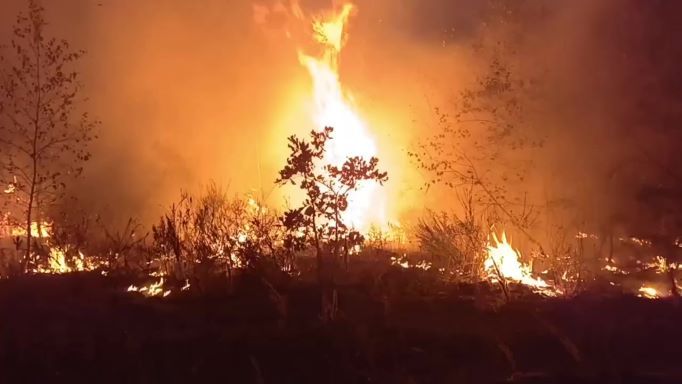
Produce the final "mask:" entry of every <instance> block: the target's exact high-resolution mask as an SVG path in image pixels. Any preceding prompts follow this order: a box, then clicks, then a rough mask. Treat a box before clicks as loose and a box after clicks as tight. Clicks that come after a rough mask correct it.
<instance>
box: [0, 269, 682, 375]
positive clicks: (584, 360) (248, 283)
mask: <svg viewBox="0 0 682 384" xmlns="http://www.w3.org/2000/svg"><path fill="white" fill-rule="evenodd" d="M395 274H396V275H397V276H398V277H397V280H396V281H397V282H398V283H397V284H396V286H397V288H392V289H387V290H384V291H382V292H388V293H383V294H381V293H380V294H378V293H377V291H376V289H375V288H373V287H374V286H373V285H371V284H363V283H362V282H360V283H353V284H348V285H344V286H343V287H341V288H340V289H339V301H340V308H341V313H340V315H339V318H338V320H337V321H335V322H334V323H333V324H327V325H322V323H321V322H320V321H319V319H318V317H317V316H318V313H319V294H318V293H316V289H315V288H314V287H313V286H310V285H307V286H306V285H305V284H303V283H289V284H287V285H286V286H284V287H282V288H280V289H279V290H280V292H281V294H282V295H283V296H284V297H286V298H287V299H286V300H287V311H286V313H287V315H286V319H283V317H282V316H281V315H280V314H278V311H277V310H276V309H275V308H276V307H275V306H274V305H273V302H272V300H271V299H270V298H269V295H268V291H267V289H266V288H264V287H263V286H260V285H259V284H257V282H256V281H255V280H251V279H243V281H242V282H241V283H239V284H238V285H237V287H236V290H235V292H234V293H233V294H230V295H228V294H226V293H213V294H207V293H204V294H198V293H197V292H196V290H195V291H193V292H192V291H190V292H188V293H184V292H183V293H174V294H172V295H171V296H169V297H168V298H166V299H157V298H151V299H147V298H143V297H141V296H139V295H134V294H128V293H126V292H124V291H125V287H126V286H127V283H128V282H126V281H123V279H121V280H120V281H119V280H118V279H114V278H107V277H103V276H99V275H97V274H77V275H70V276H32V277H24V278H19V279H14V280H5V281H1V282H0V311H1V312H0V324H1V328H0V382H2V383H21V382H36V383H38V382H39V383H56V382H69V383H76V382H96V383H104V382H107V383H108V382H111V383H128V382H130V383H162V382H163V383H174V382H184V383H211V382H221V383H254V384H261V383H262V384H269V383H292V384H303V383H489V382H507V381H511V382H519V383H631V382H638V383H682V365H680V350H681V349H680V348H681V347H682V322H681V320H682V307H680V306H678V305H676V304H675V303H674V302H672V301H669V300H655V301H654V300H646V299H639V298H635V297H628V296H616V297H613V296H611V297H605V296H600V295H596V294H589V295H583V296H582V297H578V298H575V299H571V300H568V301H564V300H556V299H555V300H548V299H542V298H539V297H536V296H530V295H529V296H525V297H524V298H523V299H520V300H517V301H516V302H515V303H513V304H508V305H502V306H501V307H498V308H497V309H495V310H493V309H491V307H490V306H489V305H487V304H486V301H488V299H487V298H486V299H481V297H482V296H485V295H487V296H490V298H491V299H496V297H495V295H493V294H492V293H491V292H488V293H487V294H486V293H484V294H481V293H480V292H479V293H478V294H476V295H474V294H473V293H474V291H475V290H474V287H473V286H443V287H440V288H438V289H435V290H432V291H431V293H429V294H425V293H423V292H422V293H420V292H419V289H412V288H410V289H408V288H407V286H408V285H410V283H409V282H408V281H409V279H410V278H411V277H410V276H409V272H401V271H395ZM401 279H402V280H401ZM406 282H408V283H406ZM476 297H478V299H476ZM488 304H489V303H488ZM279 313H281V312H279Z"/></svg>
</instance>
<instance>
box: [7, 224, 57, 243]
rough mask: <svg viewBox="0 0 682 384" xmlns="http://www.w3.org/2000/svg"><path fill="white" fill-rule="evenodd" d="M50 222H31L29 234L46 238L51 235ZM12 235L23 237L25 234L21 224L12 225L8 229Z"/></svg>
mask: <svg viewBox="0 0 682 384" xmlns="http://www.w3.org/2000/svg"><path fill="white" fill-rule="evenodd" d="M51 230H52V224H51V223H48V222H46V221H44V222H40V223H39V222H37V221H34V222H32V223H31V236H32V237H37V238H43V239H47V238H49V237H50V236H51ZM10 235H11V236H12V237H24V236H26V228H24V227H22V226H15V227H12V229H11V231H10Z"/></svg>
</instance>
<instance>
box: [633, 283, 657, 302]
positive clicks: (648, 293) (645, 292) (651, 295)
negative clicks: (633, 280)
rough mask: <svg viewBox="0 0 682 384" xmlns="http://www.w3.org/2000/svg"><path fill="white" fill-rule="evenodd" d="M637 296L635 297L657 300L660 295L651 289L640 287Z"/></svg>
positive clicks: (654, 289)
mask: <svg viewBox="0 0 682 384" xmlns="http://www.w3.org/2000/svg"><path fill="white" fill-rule="evenodd" d="M638 292H639V294H638V295H637V296H639V297H645V298H647V299H657V298H659V297H661V294H660V293H658V290H656V288H653V287H648V286H642V287H640V288H639V291H638Z"/></svg>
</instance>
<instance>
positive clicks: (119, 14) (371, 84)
mask: <svg viewBox="0 0 682 384" xmlns="http://www.w3.org/2000/svg"><path fill="white" fill-rule="evenodd" d="M21 3H22V2H21V1H19V0H11V1H4V2H3V4H2V5H1V6H0V7H1V8H2V12H1V14H2V22H3V23H2V25H4V26H5V27H4V28H3V30H2V31H1V33H2V36H3V37H4V38H3V40H4V41H7V37H8V35H9V34H10V32H11V29H10V27H9V26H10V25H11V20H12V19H13V16H12V15H14V14H15V13H16V12H17V11H18V10H19V9H21V7H22V4H21ZM276 3H277V1H276V0H264V1H247V0H240V1H224V0H223V1H219V0H203V1H192V2H189V1H183V0H169V1H164V2H158V1H151V0H117V1H111V0H99V1H94V0H60V1H59V2H57V1H46V2H44V4H45V6H46V8H47V10H48V18H49V21H50V28H51V29H50V30H51V32H53V33H54V34H55V35H57V36H63V37H65V38H67V39H69V40H70V41H71V42H72V45H73V46H75V47H79V48H80V47H82V48H84V49H86V50H87V51H88V55H87V57H86V59H85V60H84V62H83V68H82V71H83V75H84V78H83V80H84V83H85V85H86V92H87V94H88V95H89V97H90V101H88V106H89V109H90V110H91V113H92V114H94V115H95V116H97V117H98V118H99V119H101V120H102V122H103V125H102V128H101V132H100V140H99V141H98V142H97V144H96V145H95V147H94V148H93V155H94V157H93V160H92V162H91V163H90V164H89V165H88V168H87V171H86V173H85V174H84V175H83V177H82V178H81V180H79V181H78V183H77V195H78V196H79V199H80V201H81V203H82V204H83V205H85V206H86V207H88V208H90V209H92V210H96V211H100V212H102V213H103V214H105V215H106V214H107V212H108V214H110V215H112V216H114V217H115V216H118V217H119V218H122V217H127V216H129V215H133V216H138V217H141V218H142V219H144V220H147V221H149V220H151V219H153V218H154V217H155V216H156V215H157V214H158V213H159V212H160V211H161V210H162V209H163V207H165V206H166V205H167V204H168V203H169V202H170V201H171V200H172V199H173V198H174V197H176V196H177V194H178V193H179V191H180V190H181V189H187V190H196V189H198V188H200V187H201V185H203V184H205V183H206V182H207V181H208V180H210V179H213V180H215V181H217V182H218V183H221V184H226V185H229V186H230V190H231V191H233V192H235V193H243V192H248V191H252V190H257V191H259V193H260V191H263V192H264V193H265V195H268V196H271V198H272V199H274V200H275V201H276V202H277V203H278V202H279V200H278V199H279V197H278V192H277V191H275V192H273V191H272V190H273V184H272V181H273V180H274V178H275V175H276V170H277V168H278V166H279V165H280V164H281V162H282V159H283V158H284V155H285V149H286V148H285V146H284V139H285V138H286V136H288V135H289V134H291V133H302V132H305V131H306V130H308V129H309V127H307V126H306V125H305V124H304V123H302V121H305V120H306V113H307V112H308V111H307V109H306V108H307V106H306V105H305V101H306V97H307V94H308V92H309V79H308V78H307V75H306V73H305V70H304V69H303V68H301V67H300V65H299V64H298V62H297V58H296V49H297V47H298V45H299V42H298V41H296V38H295V37H296V36H292V35H289V37H287V34H286V33H279V31H281V30H284V29H285V28H284V26H286V24H287V22H288V21H287V20H286V15H283V16H282V18H280V19H273V20H268V23H270V24H268V25H267V28H265V27H264V25H263V23H262V22H261V23H259V22H256V21H257V20H256V19H257V18H256V19H255V16H254V5H255V4H258V5H262V6H267V7H272V6H273V5H275V4H276ZM280 3H282V4H286V3H287V2H283V1H280ZM356 3H357V6H358V12H357V14H356V15H354V16H353V18H352V20H351V25H350V38H349V40H348V44H347V46H346V49H345V51H344V53H343V58H342V63H341V72H342V77H343V81H344V85H345V86H346V87H347V89H348V90H349V91H350V92H351V93H352V95H353V98H354V101H355V103H356V106H357V108H358V110H359V112H360V113H361V115H362V116H363V117H365V119H366V120H367V121H368V123H369V125H370V126H371V127H372V130H373V131H374V134H375V135H376V140H377V142H378V145H379V153H380V156H381V161H383V162H384V163H385V164H387V168H388V170H389V172H390V174H391V182H390V184H389V186H388V187H387V188H388V189H387V191H388V195H389V198H390V199H392V200H393V201H400V202H401V204H396V206H395V210H396V213H395V216H396V217H398V216H399V212H403V211H406V209H403V208H405V207H410V208H411V209H415V208H422V207H426V206H431V207H434V204H438V203H439V201H442V199H439V198H435V197H434V196H433V194H431V195H429V194H426V195H425V192H424V191H422V190H421V189H420V187H421V183H422V181H423V180H422V174H421V172H420V171H418V170H416V169H415V168H414V167H413V166H412V165H411V164H410V162H409V160H408V159H407V156H406V152H407V150H409V149H410V148H412V147H413V146H414V144H415V142H416V141H417V140H419V139H420V138H424V137H426V136H429V135H431V134H432V133H433V131H432V127H433V126H432V124H431V123H432V122H433V120H434V119H435V116H434V115H433V108H434V107H436V106H438V107H441V108H445V109H447V108H448V106H450V105H451V101H452V100H453V99H454V98H455V97H456V96H457V94H458V93H459V92H460V91H461V90H462V89H464V88H466V87H468V86H471V85H472V84H475V81H476V78H477V76H478V75H479V74H480V69H481V68H482V67H483V65H482V60H483V58H482V57H481V56H480V52H479V51H477V50H475V49H473V48H472V44H473V43H475V42H478V41H481V40H485V39H488V40H494V39H497V38H502V37H504V33H505V32H506V31H507V29H506V28H514V31H515V32H518V33H519V38H518V41H517V45H516V47H517V55H516V56H515V57H516V60H518V62H517V63H516V64H518V66H517V68H518V71H519V72H520V74H521V75H524V76H526V75H527V76H529V77H531V76H532V77H536V75H539V77H541V78H542V81H543V85H542V88H543V92H542V100H541V102H540V103H539V104H538V105H539V108H538V110H537V111H536V112H537V114H536V115H534V116H533V120H534V125H533V126H534V127H535V128H534V129H537V130H538V131H537V132H536V133H538V134H540V135H542V136H544V137H545V138H546V143H547V144H546V146H545V148H544V150H543V151H542V152H541V154H542V157H541V158H538V159H536V161H535V164H536V165H537V172H536V174H535V175H534V178H533V183H532V188H535V189H537V190H541V191H542V193H544V194H552V195H557V196H558V195H561V196H562V197H566V198H567V199H570V200H573V201H574V202H575V209H580V210H583V211H590V209H589V207H595V206H598V207H600V209H606V208H608V210H611V211H619V210H622V209H623V207H625V206H628V205H629V204H632V202H633V199H635V197H634V193H631V191H634V190H635V189H636V186H637V185H638V183H642V182H644V181H643V180H640V179H641V178H647V179H648V181H649V182H652V183H654V184H656V183H657V182H658V180H657V178H661V179H664V176H662V175H660V174H656V172H659V171H660V170H655V169H653V168H656V167H655V166H653V165H652V169H653V170H652V169H648V170H646V169H643V168H642V167H643V161H642V160H641V159H642V156H644V155H643V154H649V155H647V156H650V155H651V154H654V155H655V156H654V157H655V159H654V160H655V161H652V164H654V163H659V162H663V163H665V164H666V168H673V169H676V168H675V167H676V166H677V165H678V164H677V163H676V160H674V153H675V152H674V150H675V148H673V146H672V145H671V144H672V143H671V142H670V140H669V139H667V138H669V137H670V136H669V134H670V132H671V131H672V132H677V131H676V130H679V128H678V127H679V121H680V113H681V112H680V111H681V110H682V108H680V105H681V104H680V98H681V95H680V92H681V91H680V90H681V89H682V84H681V75H680V74H679V71H678V70H677V65H676V63H679V59H680V58H681V57H682V54H681V52H682V49H681V48H680V44H681V43H680V42H679V41H676V39H675V37H674V36H675V35H676V34H677V35H678V36H679V27H678V26H676V25H677V24H679V23H676V21H675V19H674V15H679V14H680V13H679V11H680V8H681V6H680V5H676V2H658V1H652V2H641V1H634V0H632V1H616V0H607V1H599V2H594V1H588V0H579V1H540V0H536V1H530V0H529V1H506V2H501V1H495V0H493V1H490V2H482V1H478V0H457V1H452V0H430V1H421V0H401V1H394V0H381V1H375V0H364V1H361V0H357V2H356ZM500 3H507V4H511V6H508V7H504V8H499V7H496V5H498V4H500ZM330 5H331V2H330V1H323V0H317V1H300V7H301V9H302V10H303V11H305V12H308V13H314V12H316V11H319V10H322V9H326V8H328V7H329V6H330ZM498 9H504V10H506V11H507V12H508V13H507V14H505V15H504V16H505V20H508V19H510V20H514V25H513V26H510V27H507V26H505V25H502V26H501V27H499V28H497V29H495V28H490V26H491V23H493V24H494V20H495V19H492V18H491V10H498ZM498 16H499V15H498ZM491 31H494V32H491ZM485 34H491V35H490V36H482V35H485ZM496 34H499V35H496ZM674 137H679V134H678V133H674ZM628 159H630V160H628ZM627 161H630V162H631V163H633V164H636V165H637V167H634V168H631V167H630V168H629V167H628V166H626V165H623V164H624V163H626V162H627ZM616 170H618V171H616ZM640 174H642V175H644V174H645V175H646V176H642V175H640ZM614 175H617V176H614ZM633 175H634V176H633ZM659 184H660V183H659ZM529 185H530V184H529ZM624 191H626V192H624Z"/></svg>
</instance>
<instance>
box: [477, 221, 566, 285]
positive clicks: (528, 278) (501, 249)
mask: <svg viewBox="0 0 682 384" xmlns="http://www.w3.org/2000/svg"><path fill="white" fill-rule="evenodd" d="M492 240H493V241H492V242H490V241H489V242H488V245H487V254H488V257H487V259H486V260H485V262H484V263H483V267H484V269H485V272H486V274H487V275H488V278H490V279H491V280H493V281H497V280H499V278H503V279H506V280H511V281H515V282H518V283H520V284H523V285H527V286H529V287H531V288H533V289H535V290H539V291H540V292H542V293H544V294H553V293H554V292H553V291H552V290H551V287H550V286H549V284H547V282H545V281H544V280H542V279H541V278H535V277H533V275H532V271H531V267H530V266H529V265H524V264H523V263H521V261H520V260H519V257H520V254H519V252H518V251H517V250H515V249H514V248H513V247H512V246H511V244H510V243H509V242H508V241H507V235H506V234H505V232H502V239H501V240H499V239H498V238H497V235H496V234H495V233H493V234H492Z"/></svg>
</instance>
